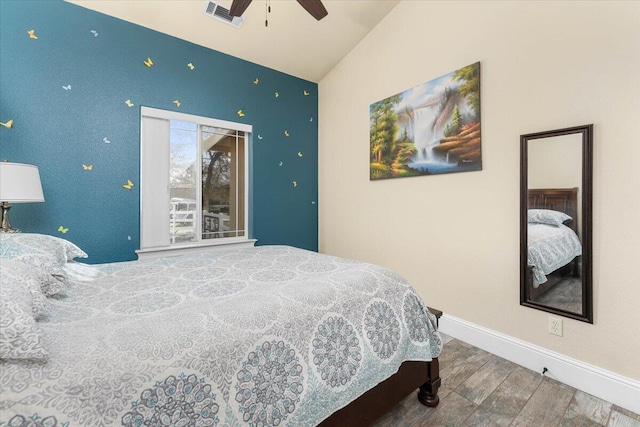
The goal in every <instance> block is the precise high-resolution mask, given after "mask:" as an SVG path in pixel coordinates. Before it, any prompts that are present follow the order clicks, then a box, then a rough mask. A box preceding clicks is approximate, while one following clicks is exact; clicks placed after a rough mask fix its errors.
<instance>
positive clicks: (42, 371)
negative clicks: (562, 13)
mask: <svg viewBox="0 0 640 427" xmlns="http://www.w3.org/2000/svg"><path fill="white" fill-rule="evenodd" d="M93 268H94V269H95V270H93V271H94V272H95V273H96V275H97V276H98V278H96V279H94V280H91V281H86V282H80V281H72V282H71V284H70V290H69V291H68V294H67V296H66V297H64V298H59V299H57V300H51V308H50V315H49V317H48V319H46V320H44V321H41V322H38V325H39V326H40V327H41V329H42V330H43V332H44V335H45V342H46V344H47V345H48V348H49V353H50V356H49V360H48V363H46V364H37V363H25V362H23V363H13V362H11V363H9V362H1V365H0V380H1V382H0V421H3V422H8V425H10V426H18V425H24V426H27V425H28V426H40V425H43V426H44V425H46V426H113V425H118V426H119V425H122V426H161V425H162V426H164V425H167V426H168V425H175V426H213V425H218V426H237V425H250V426H277V425H290V426H314V425H316V424H318V423H319V422H320V421H322V420H323V419H325V418H326V417H328V416H329V415H330V414H332V413H333V412H335V411H336V410H338V409H340V408H342V407H344V406H346V405H347V404H348V403H350V402H351V401H353V400H354V399H355V398H357V397H358V396H360V395H361V394H363V393H364V392H365V391H366V390H368V389H371V388H372V387H374V386H375V385H377V384H378V383H380V382H381V381H383V380H384V379H386V378H388V377H389V376H391V375H392V374H394V373H395V372H396V371H397V369H398V367H399V366H400V364H401V363H402V362H403V361H405V360H424V361H428V360H431V358H433V357H437V356H438V354H439V353H440V351H441V349H442V344H441V341H440V338H439V336H438V333H437V332H436V330H435V318H434V317H433V316H432V315H431V314H430V313H428V312H427V311H426V309H425V306H424V305H423V303H422V302H421V300H420V299H419V298H418V297H417V296H416V294H415V293H414V291H413V290H412V288H411V286H410V285H409V284H408V283H407V282H406V281H405V280H404V279H402V278H401V277H399V276H398V275H397V274H395V273H393V272H391V271H389V270H386V269H384V268H381V267H378V266H375V265H371V264H363V263H358V262H353V261H349V260H345V259H341V258H335V257H330V256H325V255H320V254H316V253H313V252H308V251H303V250H300V249H294V248H290V247H280V246H262V247H257V248H250V249H239V250H233V251H229V252H225V253H221V254H199V255H189V256H180V257H172V258H163V259H157V260H150V261H136V262H128V263H116V264H104V265H101V266H96V267H93ZM10 420H11V421H10ZM23 421H24V422H23ZM0 425H2V426H5V425H6V424H3V423H2V422H0Z"/></svg>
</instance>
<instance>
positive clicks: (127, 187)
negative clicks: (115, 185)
mask: <svg viewBox="0 0 640 427" xmlns="http://www.w3.org/2000/svg"><path fill="white" fill-rule="evenodd" d="M134 185H135V184H134V183H133V182H131V180H130V179H128V180H127V183H126V184H124V185H123V186H122V188H124V189H125V190H131V189H132V188H133V187H134Z"/></svg>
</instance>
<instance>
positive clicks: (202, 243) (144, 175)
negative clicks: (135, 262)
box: [136, 106, 256, 258]
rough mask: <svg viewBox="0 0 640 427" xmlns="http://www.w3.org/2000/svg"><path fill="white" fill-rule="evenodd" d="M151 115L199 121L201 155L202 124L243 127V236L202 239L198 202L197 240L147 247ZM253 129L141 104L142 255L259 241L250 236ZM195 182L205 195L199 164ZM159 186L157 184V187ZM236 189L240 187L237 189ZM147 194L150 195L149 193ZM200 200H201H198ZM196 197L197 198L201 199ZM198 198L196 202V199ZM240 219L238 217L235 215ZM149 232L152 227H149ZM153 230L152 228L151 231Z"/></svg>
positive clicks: (168, 119)
mask: <svg viewBox="0 0 640 427" xmlns="http://www.w3.org/2000/svg"><path fill="white" fill-rule="evenodd" d="M145 117H147V118H151V119H161V120H167V121H170V120H177V121H184V122H191V123H196V124H197V125H198V132H197V143H198V156H201V155H202V153H201V152H200V151H201V150H200V142H201V141H200V139H201V135H200V132H201V126H211V127H215V128H223V129H231V130H235V131H241V132H244V133H245V141H244V144H245V147H244V187H245V188H244V226H243V230H244V236H240V237H219V238H215V239H205V240H202V225H201V223H202V208H201V206H198V209H196V220H195V221H196V227H195V231H196V236H197V239H198V241H197V242H187V243H184V244H175V243H174V244H171V243H170V242H169V244H168V245H166V246H149V247H145V240H147V238H146V237H145V236H144V233H145V231H144V230H145V229H146V228H145V227H144V226H143V223H142V222H143V218H144V213H145V206H144V203H143V202H144V200H145V193H146V192H145V189H148V188H151V186H150V185H149V184H148V183H147V182H145V181H146V180H147V179H149V177H150V176H151V175H152V172H150V171H151V169H152V168H151V167H150V166H149V165H148V164H147V163H148V162H146V161H145V160H146V159H145V156H144V153H145V152H146V148H147V146H146V144H147V142H145V137H144V135H145V131H144V118H145ZM252 132H253V126H252V125H248V124H244V123H236V122H229V121H226V120H219V119H212V118H210V117H203V116H196V115H192V114H185V113H180V112H176V111H168V110H160V109H157V108H151V107H144V106H143V107H141V109H140V249H139V250H137V251H136V253H137V254H138V257H139V258H143V257H144V258H149V257H157V256H168V255H178V254H182V253H185V252H192V251H206V250H221V249H231V248H234V247H238V246H253V245H254V244H255V242H256V240H255V239H249V223H250V221H249V201H250V197H249V187H250V185H249V175H250V174H249V166H250V165H249V158H250V156H249V150H250V149H251V143H250V141H251V136H252ZM166 160H167V172H168V168H169V158H168V154H167V159H166ZM196 173H197V175H196V182H197V183H198V186H199V188H198V189H197V194H198V195H199V196H200V197H201V196H202V168H201V167H198V168H196ZM155 189H156V190H157V187H155ZM169 191H170V183H169V181H168V180H167V182H166V192H167V196H168V195H169ZM236 191H237V190H236ZM200 197H199V198H200ZM147 198H148V197H147ZM198 201H200V200H198ZM198 201H197V202H198ZM197 202H196V203H197ZM168 210H169V205H168V204H167V212H168ZM236 221H237V218H236ZM148 232H149V231H148ZM149 233H150V232H149Z"/></svg>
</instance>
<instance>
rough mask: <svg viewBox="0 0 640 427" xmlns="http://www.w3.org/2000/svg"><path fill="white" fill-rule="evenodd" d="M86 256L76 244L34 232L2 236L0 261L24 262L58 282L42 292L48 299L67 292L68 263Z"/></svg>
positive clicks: (0, 238)
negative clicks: (66, 266)
mask: <svg viewBox="0 0 640 427" xmlns="http://www.w3.org/2000/svg"><path fill="white" fill-rule="evenodd" d="M86 257H87V254H86V253H85V252H84V251H83V250H82V249H80V248H79V247H77V246H76V245H74V244H73V243H71V242H69V241H67V240H64V239H61V238H59V237H53V236H48V235H46V234H35V233H11V234H7V233H3V234H0V258H1V259H11V260H15V261H21V262H23V263H25V264H29V265H32V266H35V267H40V268H44V269H45V270H46V271H47V272H48V273H49V274H50V275H52V276H54V277H55V278H56V279H58V281H57V282H56V283H52V284H50V285H49V287H47V288H46V289H43V291H44V294H45V295H47V296H52V295H57V294H61V293H64V292H65V290H66V287H67V275H66V273H65V272H64V271H63V267H64V266H65V264H66V263H67V262H69V261H71V260H73V259H74V258H86Z"/></svg>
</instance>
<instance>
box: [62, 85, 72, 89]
mask: <svg viewBox="0 0 640 427" xmlns="http://www.w3.org/2000/svg"><path fill="white" fill-rule="evenodd" d="M62 89H64V90H71V85H66V86H62Z"/></svg>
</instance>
